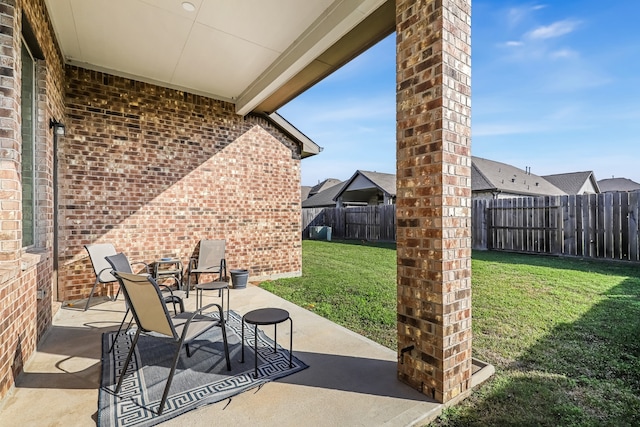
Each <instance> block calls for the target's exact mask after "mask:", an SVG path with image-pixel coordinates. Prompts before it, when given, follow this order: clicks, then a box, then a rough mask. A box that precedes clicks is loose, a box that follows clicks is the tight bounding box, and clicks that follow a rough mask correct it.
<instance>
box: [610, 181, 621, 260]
mask: <svg viewBox="0 0 640 427" xmlns="http://www.w3.org/2000/svg"><path fill="white" fill-rule="evenodd" d="M612 197H613V199H612V210H613V216H612V218H611V220H612V233H613V236H612V240H611V244H612V256H613V258H614V259H622V257H621V253H622V250H621V241H620V240H621V239H620V233H621V232H622V222H621V218H620V204H621V202H620V193H613V194H612Z"/></svg>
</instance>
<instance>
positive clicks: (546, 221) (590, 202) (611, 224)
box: [471, 192, 640, 261]
mask: <svg viewBox="0 0 640 427" xmlns="http://www.w3.org/2000/svg"><path fill="white" fill-rule="evenodd" d="M639 196H640V192H630V193H625V192H619V193H604V194H588V195H587V194H585V195H571V196H546V197H535V198H534V197H522V198H513V199H496V200H488V199H487V200H482V199H478V200H473V204H472V216H473V218H472V226H471V230H472V245H473V248H474V249H493V250H509V251H518V252H531V253H546V254H553V255H573V256H582V257H590V258H605V259H618V260H630V261H639V260H640V250H639V249H640V248H639V243H640V239H638V232H639V229H638V207H639V206H638V202H639V200H640V197H639Z"/></svg>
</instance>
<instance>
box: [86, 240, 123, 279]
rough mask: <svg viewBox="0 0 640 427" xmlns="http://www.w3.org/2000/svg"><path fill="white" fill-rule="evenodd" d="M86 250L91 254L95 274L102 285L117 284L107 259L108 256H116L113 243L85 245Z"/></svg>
mask: <svg viewBox="0 0 640 427" xmlns="http://www.w3.org/2000/svg"><path fill="white" fill-rule="evenodd" d="M84 248H85V249H86V250H87V252H88V253H89V258H90V259H91V265H92V266H93V272H94V273H95V274H96V277H97V278H98V281H99V282H100V283H109V282H115V281H116V280H117V279H116V278H115V277H113V275H112V274H111V266H110V265H109V263H108V262H107V260H106V259H105V258H106V257H107V256H112V255H115V254H116V248H115V247H114V246H113V245H112V244H111V243H96V244H94V245H85V246H84Z"/></svg>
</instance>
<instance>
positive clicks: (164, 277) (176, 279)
mask: <svg viewBox="0 0 640 427" xmlns="http://www.w3.org/2000/svg"><path fill="white" fill-rule="evenodd" d="M166 279H172V280H175V282H176V289H177V290H180V279H178V278H177V277H176V276H163V277H162V280H166ZM156 283H157V282H156ZM158 286H160V287H164V288H167V289H168V290H169V291H171V288H170V287H169V286H167V285H161V284H159V283H158ZM171 294H172V295H173V292H171Z"/></svg>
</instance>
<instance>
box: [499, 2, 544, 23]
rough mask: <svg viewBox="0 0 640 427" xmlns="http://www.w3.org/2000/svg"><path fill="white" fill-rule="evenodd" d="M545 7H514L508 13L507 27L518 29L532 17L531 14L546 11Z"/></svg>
mask: <svg viewBox="0 0 640 427" xmlns="http://www.w3.org/2000/svg"><path fill="white" fill-rule="evenodd" d="M545 7H546V6H545V5H534V6H521V7H512V8H510V9H509V10H508V11H507V25H508V26H509V27H510V28H513V27H516V26H517V25H518V24H520V23H521V22H522V21H524V20H525V19H526V18H527V17H528V16H529V15H531V12H535V11H537V10H540V9H544V8H545Z"/></svg>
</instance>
